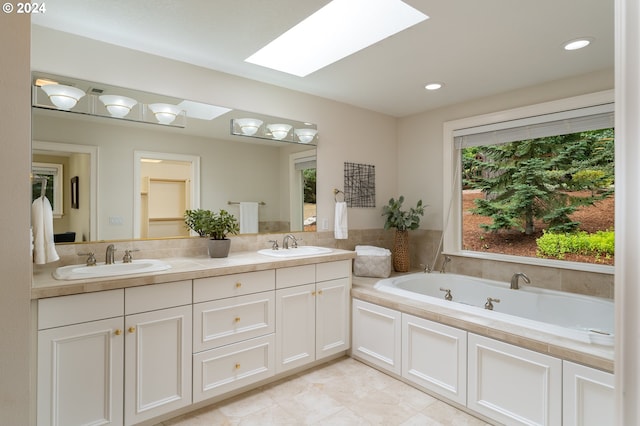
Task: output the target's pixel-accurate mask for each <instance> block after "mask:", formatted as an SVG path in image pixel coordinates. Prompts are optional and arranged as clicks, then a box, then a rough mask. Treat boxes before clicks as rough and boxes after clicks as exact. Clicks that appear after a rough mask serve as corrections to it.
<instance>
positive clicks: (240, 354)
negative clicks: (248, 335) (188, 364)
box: [193, 334, 274, 402]
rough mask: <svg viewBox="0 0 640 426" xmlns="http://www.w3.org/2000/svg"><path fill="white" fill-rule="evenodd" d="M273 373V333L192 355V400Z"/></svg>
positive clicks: (236, 387) (232, 388) (269, 375)
mask: <svg viewBox="0 0 640 426" xmlns="http://www.w3.org/2000/svg"><path fill="white" fill-rule="evenodd" d="M273 374H274V335H273V334H270V335H268V336H262V337H257V338H255V339H249V340H245V341H242V342H239V343H234V344H232V345H227V346H222V347H220V348H216V349H211V350H208V351H204V352H200V353H197V354H195V355H194V356H193V402H200V401H203V400H205V399H208V398H212V397H214V396H217V395H221V394H223V393H226V392H229V391H232V390H234V389H238V388H240V387H243V386H246V385H249V384H251V383H255V382H257V381H260V380H263V379H267V378H269V377H271V376H273Z"/></svg>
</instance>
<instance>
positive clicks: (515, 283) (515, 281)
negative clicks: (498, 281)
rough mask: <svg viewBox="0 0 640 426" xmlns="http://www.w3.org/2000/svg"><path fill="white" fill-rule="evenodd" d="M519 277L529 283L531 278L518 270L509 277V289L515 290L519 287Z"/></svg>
mask: <svg viewBox="0 0 640 426" xmlns="http://www.w3.org/2000/svg"><path fill="white" fill-rule="evenodd" d="M520 277H522V279H523V280H524V282H525V283H527V284H531V280H530V279H529V277H528V276H526V275H525V274H524V273H523V272H518V273H515V274H513V276H512V277H511V287H510V288H511V290H517V289H519V288H520V286H519V285H518V282H519V280H520Z"/></svg>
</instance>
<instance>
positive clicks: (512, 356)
mask: <svg viewBox="0 0 640 426" xmlns="http://www.w3.org/2000/svg"><path fill="white" fill-rule="evenodd" d="M468 344H469V367H468V373H469V382H468V389H467V396H468V402H467V407H468V408H470V409H472V410H475V411H477V412H478V413H481V414H484V415H486V416H487V417H490V418H493V419H495V420H497V421H499V422H501V423H505V424H509V425H514V424H516V425H518V424H525V425H560V424H561V422H562V362H561V361H560V360H559V359H557V358H554V357H550V356H548V355H543V354H540V353H538V352H534V351H530V350H528V349H523V348H519V347H517V346H513V345H509V344H507V343H503V342H499V341H497V340H493V339H489V338H486V337H483V336H478V335H475V334H472V333H469V334H468Z"/></svg>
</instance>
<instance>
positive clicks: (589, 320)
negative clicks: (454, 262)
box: [375, 273, 614, 346]
mask: <svg viewBox="0 0 640 426" xmlns="http://www.w3.org/2000/svg"><path fill="white" fill-rule="evenodd" d="M375 288H376V289H378V290H380V291H383V292H386V293H392V294H396V295H399V296H403V297H408V298H411V299H414V300H420V301H424V302H427V303H431V304H435V305H439V306H444V307H447V308H452V309H455V310H458V311H462V312H466V313H472V314H475V315H480V316H483V317H486V318H490V319H496V320H500V321H506V322H509V323H511V324H517V325H522V326H524V327H527V328H533V329H536V330H540V331H542V332H546V333H550V334H554V335H558V336H561V337H567V338H570V339H574V340H578V341H581V342H587V343H595V344H600V345H609V346H610V345H613V343H614V334H613V333H614V306H613V302H612V301H611V300H608V299H602V298H598V297H591V296H582V295H578V294H573V293H565V292H560V291H553V290H545V289H541V288H537V287H533V286H530V285H527V284H524V283H523V281H522V280H520V289H518V290H511V289H510V288H509V284H508V283H503V282H499V281H491V280H485V279H481V278H475V277H470V276H465V275H456V274H439V273H431V274H424V273H417V274H410V275H403V276H399V277H393V278H387V279H383V280H380V281H379V282H378V283H377V284H376V285H375ZM441 288H442V289H448V290H451V295H452V296H453V299H452V301H448V300H445V298H444V296H445V292H444V291H441V290H440V289H441ZM489 297H491V298H493V299H500V302H499V303H498V302H493V311H490V310H487V309H485V308H484V306H485V303H486V302H487V298H489Z"/></svg>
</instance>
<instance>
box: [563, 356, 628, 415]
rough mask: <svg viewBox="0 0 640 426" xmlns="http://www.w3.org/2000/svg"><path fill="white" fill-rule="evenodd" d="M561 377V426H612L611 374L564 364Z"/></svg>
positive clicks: (569, 363)
mask: <svg viewBox="0 0 640 426" xmlns="http://www.w3.org/2000/svg"><path fill="white" fill-rule="evenodd" d="M562 375H563V379H562V392H563V398H562V400H563V410H562V417H563V422H562V424H563V425H564V426H601V425H607V424H613V422H614V420H615V417H616V413H615V389H614V376H613V374H611V373H607V372H604V371H600V370H596V369H594V368H590V367H586V366H584V365H580V364H575V363H573V362H569V361H563V365H562Z"/></svg>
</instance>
